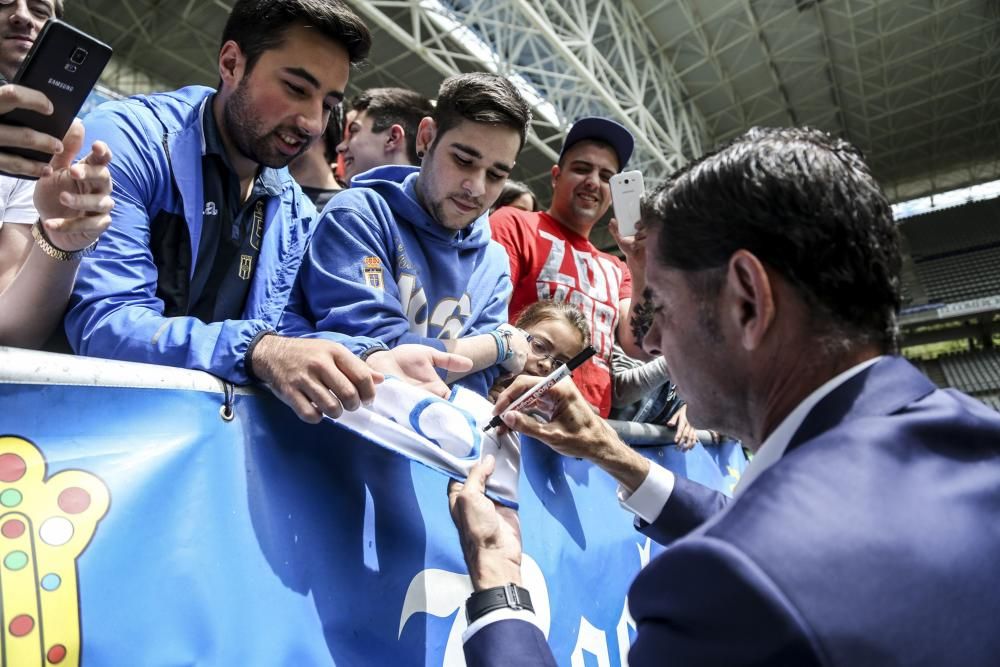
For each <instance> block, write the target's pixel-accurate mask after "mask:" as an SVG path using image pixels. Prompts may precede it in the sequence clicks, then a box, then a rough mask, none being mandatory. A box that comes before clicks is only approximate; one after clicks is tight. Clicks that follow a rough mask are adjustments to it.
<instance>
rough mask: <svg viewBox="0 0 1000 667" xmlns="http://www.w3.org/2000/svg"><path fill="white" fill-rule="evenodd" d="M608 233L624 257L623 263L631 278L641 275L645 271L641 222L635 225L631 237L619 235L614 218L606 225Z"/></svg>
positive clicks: (643, 236) (644, 247) (643, 238)
mask: <svg viewBox="0 0 1000 667" xmlns="http://www.w3.org/2000/svg"><path fill="white" fill-rule="evenodd" d="M608 231H609V232H611V238H613V239H614V240H615V243H617V244H618V247H619V248H620V249H621V251H622V254H623V255H625V262H626V263H627V264H628V268H629V271H631V272H632V274H633V277H635V274H640V275H641V274H642V273H643V272H644V271H645V270H646V229H645V228H644V227H643V224H642V221H641V220H640V221H639V223H638V224H637V225H636V227H635V235H633V236H622V235H621V234H619V233H618V221H617V220H616V219H614V218H611V221H610V222H609V223H608Z"/></svg>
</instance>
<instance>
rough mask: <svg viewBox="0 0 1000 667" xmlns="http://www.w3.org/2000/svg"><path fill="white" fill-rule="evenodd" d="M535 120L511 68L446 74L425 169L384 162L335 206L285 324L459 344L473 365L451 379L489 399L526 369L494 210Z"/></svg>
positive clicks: (425, 146) (424, 151)
mask: <svg viewBox="0 0 1000 667" xmlns="http://www.w3.org/2000/svg"><path fill="white" fill-rule="evenodd" d="M530 119H531V114H530V109H529V107H528V104H527V103H526V102H525V101H524V99H523V98H522V97H521V95H520V94H519V93H518V92H517V89H516V88H514V86H513V85H512V84H511V83H510V82H509V81H508V80H507V79H505V78H503V77H501V76H497V75H493V74H485V73H473V74H463V75H458V76H453V77H450V78H448V79H446V80H445V81H444V83H442V84H441V88H440V90H439V91H438V102H437V106H436V107H435V109H434V113H433V115H432V116H430V117H427V118H424V119H423V120H422V121H421V123H420V126H419V128H418V130H417V151H418V156H419V157H420V158H421V160H422V163H421V166H420V167H405V166H386V167H381V168H376V169H373V170H371V171H370V172H368V173H367V174H365V178H364V179H355V180H354V181H353V182H352V184H351V185H352V187H351V189H350V190H348V191H347V192H345V193H343V194H341V195H339V196H338V197H337V198H336V199H335V200H334V201H333V204H332V205H331V206H330V207H328V208H327V209H326V211H325V213H324V215H323V217H322V218H321V220H320V222H319V225H318V227H317V229H316V232H315V234H314V235H313V239H312V242H311V245H310V248H309V250H308V251H307V253H306V258H305V260H304V261H303V263H302V268H301V270H300V272H299V276H298V280H297V282H296V287H295V290H294V292H293V297H292V300H291V302H290V304H289V309H288V310H287V311H286V313H285V316H284V317H283V318H282V321H281V324H280V325H279V330H281V331H283V332H285V331H287V332H288V333H291V334H295V335H303V334H305V335H310V334H309V333H308V332H309V330H310V329H313V328H314V329H315V330H316V331H318V332H321V333H315V334H311V335H315V336H319V337H322V336H324V335H328V334H327V333H326V332H337V333H339V334H348V335H350V336H361V337H370V338H374V339H377V340H380V341H382V342H383V343H385V344H386V345H387V346H389V347H390V348H393V347H395V346H397V345H400V344H403V343H420V344H423V345H429V346H432V347H434V348H436V349H438V350H441V351H447V352H454V353H458V354H461V355H463V356H465V357H468V358H470V359H472V361H473V365H472V368H471V369H470V370H468V371H464V372H455V371H452V372H450V373H449V374H448V376H447V377H446V378H445V380H446V381H447V382H449V383H451V382H453V381H456V380H458V381H460V383H461V384H463V385H464V386H466V387H468V388H470V389H472V390H473V391H476V392H478V393H479V394H481V395H483V396H485V395H486V394H487V392H488V390H489V388H490V386H491V385H492V383H493V381H494V380H495V379H496V378H497V377H498V376H499V375H500V374H501V372H503V371H507V372H514V373H516V372H520V370H521V368H522V367H523V365H524V360H525V358H526V356H527V348H528V346H527V340H526V339H525V337H524V336H523V335H522V334H520V333H519V332H517V331H516V330H514V329H513V328H512V327H510V325H508V324H507V323H506V322H507V301H508V299H509V297H510V290H511V282H510V264H509V261H508V259H507V256H506V254H505V252H504V250H503V248H501V247H500V246H499V245H498V244H496V243H493V242H492V241H491V238H490V227H489V221H488V219H487V213H488V212H489V208H490V206H491V205H492V204H493V202H494V201H496V198H497V196H498V195H499V194H500V190H501V189H502V188H503V185H504V183H505V182H506V181H507V177H508V175H509V174H510V171H511V169H513V168H514V161H515V159H516V158H517V154H518V153H519V152H520V150H521V148H522V147H523V145H524V141H525V136H526V133H527V129H528V124H529V122H530ZM348 345H349V346H350V344H348Z"/></svg>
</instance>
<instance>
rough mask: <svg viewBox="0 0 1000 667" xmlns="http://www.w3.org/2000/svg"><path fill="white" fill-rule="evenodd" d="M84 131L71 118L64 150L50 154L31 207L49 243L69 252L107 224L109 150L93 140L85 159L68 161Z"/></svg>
mask: <svg viewBox="0 0 1000 667" xmlns="http://www.w3.org/2000/svg"><path fill="white" fill-rule="evenodd" d="M83 137H84V130H83V124H82V123H81V122H80V121H79V120H74V121H73V125H72V126H71V127H70V129H69V132H67V133H66V138H65V139H64V140H63V146H64V148H65V150H64V151H63V152H62V153H59V154H58V155H54V156H53V157H52V162H51V167H52V170H51V172H50V173H49V174H48V175H47V176H43V177H42V178H40V179H39V180H38V183H37V184H36V185H35V197H34V198H35V208H36V209H37V210H38V215H39V217H40V218H41V220H42V225H43V226H44V227H45V235H46V236H47V237H48V239H49V241H51V243H52V245H54V246H55V247H57V248H59V249H60V250H65V251H67V252H73V251H76V250H82V249H83V248H86V247H87V246H89V245H90V244H92V243H93V242H94V241H96V240H97V237H99V236H100V235H101V233H103V232H104V230H105V229H107V228H108V225H110V224H111V209H112V208H113V207H114V200H112V199H111V172H110V171H109V170H108V164H109V163H110V162H111V150H110V149H109V148H108V146H107V144H105V143H104V142H103V141H95V142H94V145H93V147H92V148H91V150H90V153H88V154H87V156H86V157H85V158H83V159H82V160H80V161H79V162H77V163H76V164H73V163H72V160H73V156H75V155H76V154H77V153H78V152H79V150H80V148H81V147H82V145H83Z"/></svg>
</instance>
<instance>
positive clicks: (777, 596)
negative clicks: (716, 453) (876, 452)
mask: <svg viewBox="0 0 1000 667" xmlns="http://www.w3.org/2000/svg"><path fill="white" fill-rule="evenodd" d="M819 576H823V575H822V574H820V575H819ZM628 599H629V609H630V611H631V613H632V617H633V618H634V619H635V623H636V628H637V631H638V634H637V636H636V640H635V642H634V643H633V644H632V649H631V651H630V652H629V664H630V665H635V666H637V667H638V666H640V665H658V664H662V662H663V660H664V656H669V658H670V660H669V662H670V664H671V665H678V666H684V665H691V666H692V667H694V666H697V667H740V666H741V665H744V666H747V667H749V666H750V665H797V666H801V667H808V666H810V665H819V664H823V663H824V662H825V661H824V660H822V656H821V652H822V651H821V649H820V647H819V643H818V641H817V639H816V637H815V636H814V633H813V632H812V630H811V629H810V627H809V626H808V624H807V623H806V622H805V620H804V618H803V617H802V616H801V614H799V612H798V611H797V610H796V609H795V607H794V606H793V605H792V604H791V602H790V601H789V600H788V598H787V597H786V595H785V594H784V592H783V591H781V590H780V589H779V588H778V587H777V586H776V585H775V583H774V582H773V581H772V580H771V578H770V577H768V575H767V574H766V572H764V571H763V570H762V569H761V568H760V567H759V566H758V565H757V564H756V563H755V562H753V561H752V560H751V559H750V558H749V557H748V556H747V555H746V554H745V553H743V552H742V551H740V550H739V549H737V548H736V547H734V546H733V545H732V544H730V543H728V542H724V541H722V540H719V539H716V538H713V537H710V536H699V537H697V538H691V539H688V540H684V541H682V542H679V543H677V544H676V545H674V546H673V547H671V548H670V549H667V550H666V551H665V552H664V553H663V554H661V555H660V556H658V557H657V558H656V559H655V560H654V561H653V562H652V563H650V564H649V565H648V566H647V567H646V568H645V569H643V570H642V571H641V572H640V573H639V575H638V576H637V577H636V579H635V581H634V582H633V584H632V587H631V589H630V591H629V598H628Z"/></svg>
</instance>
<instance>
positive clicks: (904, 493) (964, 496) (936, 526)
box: [630, 358, 1000, 665]
mask: <svg viewBox="0 0 1000 667" xmlns="http://www.w3.org/2000/svg"><path fill="white" fill-rule="evenodd" d="M997 479H1000V415H998V414H997V413H995V412H993V411H991V410H989V409H988V408H986V407H985V406H983V405H982V404H980V403H978V402H977V401H974V400H973V399H970V398H968V397H966V396H963V395H962V394H959V393H958V392H952V391H941V390H937V389H935V388H934V386H933V385H932V384H931V383H930V382H929V381H928V380H927V379H926V378H924V377H923V376H922V375H921V374H920V373H919V372H918V371H917V370H916V369H914V368H913V367H912V366H910V365H909V364H908V363H907V362H905V361H904V360H902V359H899V358H887V359H884V360H882V361H880V362H878V363H877V364H875V365H874V366H872V367H871V368H870V369H868V370H866V371H865V372H863V373H861V374H860V375H859V376H856V377H855V378H852V379H851V380H849V381H848V382H847V383H845V384H844V385H841V387H838V388H837V389H836V390H835V391H834V392H832V393H831V394H830V395H829V396H827V397H826V398H825V399H823V401H821V402H820V403H819V404H818V405H817V406H816V408H814V409H813V411H812V412H811V413H810V415H809V416H808V417H807V418H806V420H805V422H804V423H803V425H802V427H801V428H800V430H799V432H798V433H797V434H796V436H795V437H793V440H792V443H791V444H790V447H789V450H788V451H787V452H786V454H785V456H784V457H783V458H782V459H781V461H780V462H778V463H777V464H775V465H774V466H773V467H772V468H770V469H769V470H767V471H766V472H764V473H763V474H762V475H761V476H760V477H759V478H758V479H757V480H756V481H755V482H754V483H753V484H752V485H751V486H750V487H748V488H747V489H746V491H745V493H744V494H743V495H742V496H741V497H740V499H739V500H738V501H736V502H733V503H732V504H731V505H730V506H729V507H728V508H726V509H725V510H724V511H722V512H720V513H719V514H718V515H717V516H716V517H714V518H712V519H711V520H709V521H708V522H707V523H706V524H704V525H703V526H701V527H700V528H699V529H697V530H696V531H694V532H693V533H692V534H691V535H689V536H688V537H686V538H684V539H681V540H679V541H677V542H676V543H675V544H674V545H673V546H672V547H671V548H670V549H668V550H667V551H666V552H665V553H664V554H663V555H661V556H660V557H659V558H657V559H655V560H654V561H653V562H652V563H651V564H650V565H649V566H648V567H647V568H646V570H644V571H643V573H642V574H641V575H640V576H639V577H638V578H637V580H636V582H635V583H634V585H633V587H632V590H631V592H630V605H631V608H632V612H633V616H634V617H635V619H636V621H637V623H638V626H639V637H638V639H637V641H636V643H635V646H634V648H633V652H632V654H631V656H632V657H631V659H630V664H633V665H643V664H650V663H651V662H653V659H652V656H656V655H667V654H669V655H671V656H673V655H677V656H689V657H690V661H688V662H686V661H685V660H681V661H680V662H679V663H678V664H727V665H746V664H810V663H814V662H815V663H819V664H824V665H895V664H899V665H940V664H963V665H989V664H995V662H996V656H997V655H1000V633H996V632H995V628H994V627H993V626H994V625H995V619H996V617H997V615H998V614H1000V597H998V596H997V595H996V594H995V592H996V591H997V590H998V589H1000V570H998V569H997V568H996V567H995V565H994V563H995V558H996V554H997V553H1000V532H998V531H997V530H996V529H995V525H996V516H997V515H998V513H1000V485H998V484H997V482H996V480H997ZM699 591H700V593H699ZM734 622H736V623H738V624H739V625H738V627H735V626H734V625H733V624H734ZM733 633H735V634H733ZM713 637H714V638H716V642H715V643H714V644H713V643H712V641H711V638H713ZM970 637H973V638H975V640H974V641H969V638H970ZM776 643H777V644H776ZM778 651H791V652H792V654H793V655H796V656H799V657H798V658H796V659H795V660H793V661H792V662H788V661H786V660H784V659H781V660H776V659H773V658H768V657H767V656H773V655H777V654H778V653H776V652H778Z"/></svg>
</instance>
